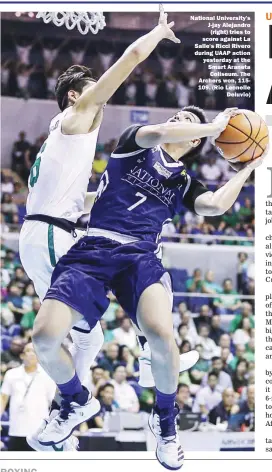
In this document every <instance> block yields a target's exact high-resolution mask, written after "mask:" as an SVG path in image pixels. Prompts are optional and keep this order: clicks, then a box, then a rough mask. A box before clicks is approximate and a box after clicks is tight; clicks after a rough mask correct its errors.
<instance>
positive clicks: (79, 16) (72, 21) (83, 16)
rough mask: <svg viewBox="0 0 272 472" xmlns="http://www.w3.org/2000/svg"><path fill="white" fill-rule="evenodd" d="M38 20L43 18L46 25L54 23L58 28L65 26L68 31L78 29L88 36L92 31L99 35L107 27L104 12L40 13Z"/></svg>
mask: <svg viewBox="0 0 272 472" xmlns="http://www.w3.org/2000/svg"><path fill="white" fill-rule="evenodd" d="M36 18H42V19H43V21H44V23H50V21H52V22H53V23H54V25H56V26H63V25H65V26H66V28H67V29H68V30H72V29H74V28H75V27H77V29H78V31H79V32H80V33H81V34H87V33H88V32H89V31H91V32H92V33H93V34H97V33H98V31H99V30H102V29H103V28H104V27H105V26H106V21H105V17H104V15H103V13H102V12H84V11H68V12H65V11H57V12H54V11H53V12H46V11H45V12H39V13H38V14H37V17H36Z"/></svg>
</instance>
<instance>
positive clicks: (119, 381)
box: [111, 364, 140, 413]
mask: <svg viewBox="0 0 272 472" xmlns="http://www.w3.org/2000/svg"><path fill="white" fill-rule="evenodd" d="M126 378H127V376H126V369H125V367H124V366H122V365H120V364H119V365H116V366H115V367H114V371H113V380H112V382H111V383H112V385H113V386H114V399H115V401H116V402H117V404H118V405H119V408H120V409H121V410H123V411H130V412H132V413H138V411H139V406H140V405H139V400H138V397H137V395H136V393H135V390H134V388H133V387H131V385H129V383H128V382H127V380H126Z"/></svg>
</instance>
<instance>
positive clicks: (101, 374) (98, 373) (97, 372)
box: [91, 365, 109, 396]
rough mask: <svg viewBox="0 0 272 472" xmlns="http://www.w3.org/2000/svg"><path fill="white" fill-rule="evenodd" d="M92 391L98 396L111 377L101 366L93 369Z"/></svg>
mask: <svg viewBox="0 0 272 472" xmlns="http://www.w3.org/2000/svg"><path fill="white" fill-rule="evenodd" d="M91 373H92V374H91V390H92V394H93V395H94V396H97V392H98V390H99V388H100V387H101V385H104V384H105V383H106V382H107V380H108V379H109V376H108V374H107V372H106V371H105V369H104V368H103V367H101V366H100V365H97V366H94V367H92V368H91Z"/></svg>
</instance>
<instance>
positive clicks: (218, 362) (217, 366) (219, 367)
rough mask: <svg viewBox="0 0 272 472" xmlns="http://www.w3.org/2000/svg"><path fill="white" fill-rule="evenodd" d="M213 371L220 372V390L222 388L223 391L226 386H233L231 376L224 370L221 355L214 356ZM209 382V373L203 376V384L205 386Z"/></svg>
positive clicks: (218, 384)
mask: <svg viewBox="0 0 272 472" xmlns="http://www.w3.org/2000/svg"><path fill="white" fill-rule="evenodd" d="M211 371H213V372H215V373H217V374H218V383H217V386H218V390H219V389H220V390H221V392H223V390H225V389H226V388H233V386H232V381H231V376H230V375H229V374H227V373H226V372H224V370H223V361H222V359H221V358H220V357H213V358H212V365H211ZM207 384H208V374H205V375H204V377H203V378H202V382H201V385H202V386H203V387H205V386H206V385H207Z"/></svg>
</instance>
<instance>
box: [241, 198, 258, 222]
mask: <svg viewBox="0 0 272 472" xmlns="http://www.w3.org/2000/svg"><path fill="white" fill-rule="evenodd" d="M238 215H239V218H240V221H241V222H242V223H249V224H250V223H252V220H253V218H254V208H253V204H252V201H251V200H250V198H248V197H246V198H245V201H244V204H243V205H241V207H240V209H239V211H238Z"/></svg>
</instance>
